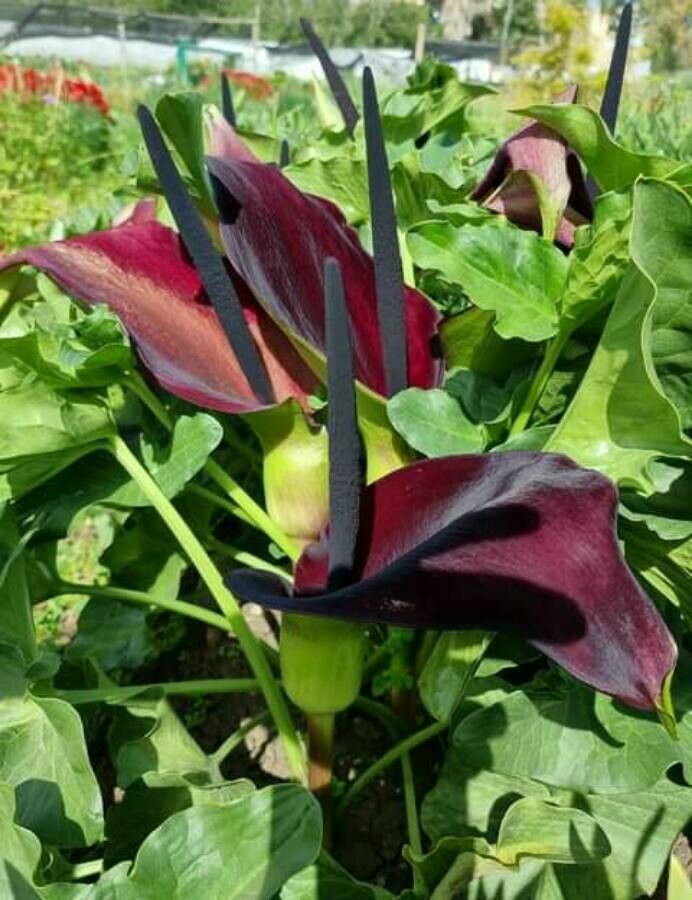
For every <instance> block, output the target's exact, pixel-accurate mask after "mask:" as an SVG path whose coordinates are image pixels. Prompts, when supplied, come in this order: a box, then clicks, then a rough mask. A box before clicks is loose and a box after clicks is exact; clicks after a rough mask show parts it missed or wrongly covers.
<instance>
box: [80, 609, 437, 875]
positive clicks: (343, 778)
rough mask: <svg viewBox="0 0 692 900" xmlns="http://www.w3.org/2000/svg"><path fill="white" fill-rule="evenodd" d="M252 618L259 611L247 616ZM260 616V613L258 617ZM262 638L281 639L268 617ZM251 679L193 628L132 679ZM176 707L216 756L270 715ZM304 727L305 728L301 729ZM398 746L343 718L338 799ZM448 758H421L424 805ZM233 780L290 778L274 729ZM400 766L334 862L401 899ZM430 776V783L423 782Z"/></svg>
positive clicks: (210, 705) (99, 740)
mask: <svg viewBox="0 0 692 900" xmlns="http://www.w3.org/2000/svg"><path fill="white" fill-rule="evenodd" d="M245 612H246V616H247V615H248V613H249V614H250V616H251V617H252V615H253V613H255V611H254V610H252V608H251V609H250V610H247V609H246V610H245ZM255 615H256V613H255ZM251 625H252V627H253V630H254V631H256V632H260V631H261V632H263V637H264V638H265V640H268V642H269V643H272V641H273V638H272V634H271V632H270V631H268V630H267V629H268V625H267V622H266V620H264V619H263V617H262V616H259V618H257V619H255V620H254V621H253V620H252V619H251ZM244 677H251V673H250V672H249V670H248V667H247V664H246V662H245V660H244V657H243V655H242V652H241V651H240V648H239V647H238V645H237V643H236V642H235V641H234V640H232V639H230V638H228V637H226V636H224V635H223V634H222V633H221V632H219V631H218V630H217V629H212V628H207V627H206V626H204V625H201V624H200V625H198V624H197V623H188V624H187V632H186V635H185V637H184V639H183V640H182V641H181V642H180V643H179V644H178V645H177V646H176V647H175V648H173V649H172V650H170V651H168V652H165V653H163V654H162V655H160V656H159V657H158V658H157V659H156V660H155V661H153V662H152V663H151V664H149V665H146V666H144V667H142V668H140V669H139V670H137V672H136V673H132V675H131V680H132V682H133V683H139V684H147V683H156V682H164V681H187V680H194V679H203V678H244ZM170 701H171V703H172V705H173V707H174V708H175V710H176V712H177V713H178V715H179V716H180V717H181V719H182V720H183V722H184V723H185V725H186V727H187V728H188V730H189V731H190V733H191V734H192V735H193V736H194V738H195V739H196V740H197V742H198V743H199V745H200V746H201V747H202V749H203V750H204V751H205V752H207V753H211V752H212V751H214V750H216V749H217V748H218V747H219V745H220V744H221V743H222V742H223V741H224V739H225V738H227V737H228V735H229V734H231V733H232V732H233V731H235V730H236V729H237V728H238V727H239V726H240V725H242V724H243V723H245V722H246V721H247V720H248V719H249V718H251V717H253V716H255V715H257V714H258V713H260V712H262V710H263V709H264V708H265V706H264V703H263V700H262V698H261V696H260V695H259V694H247V693H243V694H219V695H207V696H205V697H171V698H170ZM93 715H94V717H95V718H96V719H97V721H96V722H94V726H96V727H90V728H89V729H88V733H90V734H92V735H97V737H96V738H95V739H94V740H93V741H91V746H90V755H91V758H92V762H93V765H94V769H95V771H96V775H97V777H98V779H99V783H100V784H101V787H102V791H103V795H104V803H105V804H106V805H110V804H111V803H113V802H118V799H119V797H120V792H119V789H118V788H117V787H116V786H115V781H114V772H113V767H112V764H111V761H110V757H109V754H108V746H107V740H106V737H105V735H106V733H107V726H108V716H109V714H108V712H107V711H106V710H103V709H99V710H96V709H95V710H94V712H93ZM299 724H300V723H299ZM393 742H394V739H393V738H392V736H391V734H390V733H389V732H388V730H387V729H386V728H385V727H384V726H383V725H382V724H381V723H380V722H379V721H378V720H376V719H371V718H369V717H367V716H366V715H364V714H363V713H361V712H359V711H349V712H347V713H345V714H342V715H340V716H339V720H338V727H337V733H336V755H335V762H334V777H335V785H336V793H337V794H338V793H339V791H340V790H341V792H343V791H344V790H346V788H347V787H348V785H349V784H351V783H352V782H353V781H354V780H355V779H356V778H357V777H358V776H359V775H360V774H361V773H362V772H363V771H365V769H366V768H367V767H368V766H369V765H371V764H372V763H373V762H374V761H375V760H376V759H378V758H379V757H380V756H381V755H382V754H383V753H384V752H386V750H388V749H389V748H390V747H391V746H392V743H393ZM440 763H441V757H439V749H438V748H436V747H435V746H434V745H433V744H430V745H427V746H426V747H424V748H421V750H420V751H419V758H418V759H416V757H415V756H414V771H415V772H416V775H417V777H418V778H419V779H420V781H419V782H418V783H417V784H416V792H417V796H418V798H419V799H420V798H421V797H422V796H423V794H424V793H425V792H427V791H428V790H429V789H430V788H431V787H432V785H433V783H434V781H435V779H436V776H437V772H438V771H439V765H440ZM221 771H222V774H223V775H224V777H226V778H228V779H229V780H231V779H235V778H249V779H250V780H251V781H253V782H254V783H255V784H256V785H257V786H258V787H262V786H264V785H267V784H272V783H275V781H276V779H277V778H286V777H289V771H288V767H287V765H286V762H285V760H284V758H283V754H282V751H281V745H280V742H279V741H278V739H277V738H276V736H275V734H274V733H273V732H272V731H270V730H269V729H268V728H267V727H266V726H263V725H260V726H257V727H255V728H254V729H253V730H252V731H250V732H249V734H248V735H247V736H246V738H245V740H244V743H243V745H241V746H239V747H237V748H236V749H235V750H234V751H233V752H232V753H231V754H230V756H229V757H227V759H226V760H225V762H224V763H223V765H222V769H221ZM400 772H401V770H400V768H399V766H393V767H392V768H391V769H390V770H389V771H387V772H385V773H383V774H382V776H381V777H378V778H377V779H375V780H374V781H373V782H372V784H371V785H369V786H368V787H367V788H366V789H365V790H364V791H363V792H362V793H361V794H360V795H359V796H358V797H357V798H356V800H355V801H354V802H353V803H352V805H351V806H350V807H349V809H348V810H347V811H346V813H345V815H344V817H343V820H342V821H341V822H340V823H339V826H338V827H337V828H335V833H334V842H333V846H332V850H331V852H332V855H333V856H334V857H335V859H337V860H338V861H339V862H340V863H341V864H342V865H344V866H345V867H346V868H347V869H348V870H349V872H351V874H352V875H353V876H354V877H356V878H358V879H361V880H363V881H368V882H371V883H375V884H379V885H382V886H384V885H386V886H387V887H388V888H389V889H390V890H392V891H394V892H399V891H401V890H403V889H404V888H406V887H410V886H411V874H410V868H409V866H408V865H407V863H406V862H405V861H404V860H403V859H402V857H401V849H402V847H403V845H404V843H405V842H406V816H405V809H404V801H403V793H402V786H401V776H400ZM423 773H424V776H423Z"/></svg>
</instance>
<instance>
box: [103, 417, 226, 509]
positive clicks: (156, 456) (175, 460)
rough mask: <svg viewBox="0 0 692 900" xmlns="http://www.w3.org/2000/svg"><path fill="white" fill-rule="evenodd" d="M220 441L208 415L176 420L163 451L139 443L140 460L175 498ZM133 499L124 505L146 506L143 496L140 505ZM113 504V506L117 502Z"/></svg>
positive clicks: (216, 424)
mask: <svg viewBox="0 0 692 900" xmlns="http://www.w3.org/2000/svg"><path fill="white" fill-rule="evenodd" d="M222 438H223V428H222V427H221V425H220V424H219V422H218V421H217V420H216V419H215V418H214V417H213V416H210V415H209V414H208V413H200V412H198V413H195V414H194V415H192V416H180V417H179V418H178V419H177V420H176V422H175V426H174V428H173V435H172V437H171V442H170V444H169V445H168V446H167V447H166V448H165V449H164V450H160V449H158V448H157V447H154V446H153V445H152V444H150V443H148V442H147V441H145V440H143V441H142V459H143V461H144V464H145V465H146V467H147V469H149V472H150V473H151V474H152V476H153V477H154V479H155V480H156V483H157V484H158V486H159V487H160V488H161V490H162V491H163V493H164V494H165V495H166V496H167V497H169V498H171V497H175V495H176V494H178V493H180V491H181V490H182V489H183V488H184V487H185V485H186V484H187V483H188V481H191V480H192V479H193V478H194V477H195V475H197V473H198V472H199V471H200V470H201V469H202V468H203V466H204V465H205V463H206V462H207V460H208V459H209V456H210V454H211V453H212V451H213V450H215V449H216V447H218V445H219V444H220V443H221V439H222ZM133 487H134V485H133ZM111 499H112V498H111ZM134 499H135V498H134V497H131V498H129V501H130V502H129V503H127V505H132V506H145V505H148V501H147V500H146V498H144V496H143V495H142V501H141V502H138V503H134V502H133V500H134ZM113 502H116V503H117V502H118V500H117V498H116V499H115V501H113Z"/></svg>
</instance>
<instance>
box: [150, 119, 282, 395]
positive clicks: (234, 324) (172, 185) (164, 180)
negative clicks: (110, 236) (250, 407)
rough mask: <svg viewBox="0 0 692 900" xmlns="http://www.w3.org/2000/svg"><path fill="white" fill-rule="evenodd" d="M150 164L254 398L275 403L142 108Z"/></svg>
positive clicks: (199, 225) (221, 270)
mask: <svg viewBox="0 0 692 900" xmlns="http://www.w3.org/2000/svg"><path fill="white" fill-rule="evenodd" d="M137 118H138V119H139V124H140V127H141V129H142V135H143V137H144V143H145V144H146V147H147V150H148V152H149V156H150V157H151V162H152V164H153V166H154V169H155V171H156V174H157V176H158V179H159V183H160V185H161V188H162V190H163V192H164V195H165V197H166V200H167V201H168V205H169V207H170V210H171V213H172V214H173V218H174V219H175V222H176V224H177V226H178V230H179V231H180V236H181V237H182V239H183V241H184V243H185V246H186V247H187V250H188V253H189V254H190V256H191V257H192V260H193V262H194V264H195V266H196V268H197V271H198V272H199V276H200V278H201V279H202V284H203V285H204V289H205V290H206V292H207V295H208V296H209V299H210V301H211V304H212V306H213V307H214V310H215V312H216V314H217V316H218V317H219V321H220V322H221V325H222V326H223V329H224V331H225V333H226V337H227V338H228V342H229V344H230V345H231V349H232V350H233V352H234V353H235V355H236V358H237V359H238V362H239V364H240V366H241V368H242V370H243V372H244V374H245V377H246V378H247V380H248V382H249V384H250V387H251V388H252V390H253V391H254V393H255V396H256V397H257V399H258V400H260V401H261V402H262V403H266V404H271V403H274V402H275V398H274V392H273V390H272V387H271V384H270V382H269V378H268V376H267V372H266V369H265V368H264V363H263V362H262V358H261V357H260V355H259V352H258V350H257V347H256V345H255V342H254V340H253V339H252V335H251V334H250V329H249V328H248V325H247V322H246V321H245V316H244V315H243V310H242V307H241V305H240V301H239V299H238V295H237V294H236V292H235V288H234V287H233V283H232V281H231V279H230V276H229V274H228V272H227V271H226V268H225V266H224V264H223V261H222V260H221V257H220V256H219V254H218V252H217V250H216V247H214V244H213V242H212V239H211V237H210V236H209V233H208V231H207V229H206V228H205V227H204V223H203V222H202V219H201V216H200V214H199V213H198V212H197V210H196V209H195V207H194V205H193V203H192V201H191V200H190V198H189V197H188V195H187V191H186V190H185V184H184V183H183V180H182V178H181V177H180V174H179V173H178V170H177V169H176V167H175V164H174V162H173V159H172V157H171V154H170V152H169V150H168V147H167V146H166V144H165V142H164V140H163V137H162V136H161V132H160V131H159V127H158V125H157V124H156V120H155V119H154V117H153V115H152V114H151V112H150V111H149V110H148V109H147V108H146V106H140V107H139V108H138V110H137Z"/></svg>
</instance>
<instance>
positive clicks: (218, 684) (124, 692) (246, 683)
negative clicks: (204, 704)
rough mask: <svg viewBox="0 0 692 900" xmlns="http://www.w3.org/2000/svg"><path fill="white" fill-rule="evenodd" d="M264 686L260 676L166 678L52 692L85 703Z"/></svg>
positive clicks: (250, 690)
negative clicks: (149, 692) (144, 695)
mask: <svg viewBox="0 0 692 900" xmlns="http://www.w3.org/2000/svg"><path fill="white" fill-rule="evenodd" d="M259 690H260V683H259V681H258V680H257V679H256V678H208V679H206V680H204V679H202V680H200V681H164V682H157V683H154V684H131V685H112V686H110V687H103V688H85V689H83V690H81V689H80V690H65V691H55V692H54V694H53V695H52V696H55V697H59V698H60V699H61V700H67V702H68V703H71V704H72V705H73V706H82V705H83V704H85V703H110V702H119V701H123V700H129V699H131V698H132V697H137V696H139V695H140V694H143V693H145V692H146V691H157V692H161V693H162V694H163V695H164V696H166V697H177V696H181V697H197V696H200V695H206V694H245V693H247V694H250V693H253V692H258V691H259Z"/></svg>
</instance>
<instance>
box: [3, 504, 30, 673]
mask: <svg viewBox="0 0 692 900" xmlns="http://www.w3.org/2000/svg"><path fill="white" fill-rule="evenodd" d="M24 544H25V541H23V540H22V539H21V538H20V535H19V531H18V529H17V525H16V522H15V518H14V513H13V511H12V509H11V508H10V507H9V506H5V505H3V504H0V641H3V642H6V643H8V644H11V645H12V646H14V647H16V648H17V649H18V650H19V652H20V653H21V654H22V657H23V660H24V663H25V664H26V665H29V664H30V663H32V662H33V661H34V660H35V658H36V635H35V633H34V620H33V614H32V609H31V596H30V594H29V586H28V583H27V576H26V566H25V561H24V555H23V551H24Z"/></svg>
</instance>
